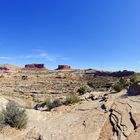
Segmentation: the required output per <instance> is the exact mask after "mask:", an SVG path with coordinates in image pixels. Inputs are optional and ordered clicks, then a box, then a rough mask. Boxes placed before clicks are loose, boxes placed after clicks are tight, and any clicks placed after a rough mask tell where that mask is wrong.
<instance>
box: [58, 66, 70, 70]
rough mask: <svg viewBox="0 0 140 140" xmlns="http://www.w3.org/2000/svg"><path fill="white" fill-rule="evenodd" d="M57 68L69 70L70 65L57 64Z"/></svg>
mask: <svg viewBox="0 0 140 140" xmlns="http://www.w3.org/2000/svg"><path fill="white" fill-rule="evenodd" d="M57 70H71V67H70V66H68V65H58V68H57Z"/></svg>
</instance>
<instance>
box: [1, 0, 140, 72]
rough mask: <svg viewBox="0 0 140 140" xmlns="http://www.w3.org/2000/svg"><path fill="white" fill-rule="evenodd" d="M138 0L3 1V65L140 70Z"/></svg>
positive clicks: (139, 4) (139, 2)
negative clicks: (59, 65) (28, 64)
mask: <svg viewBox="0 0 140 140" xmlns="http://www.w3.org/2000/svg"><path fill="white" fill-rule="evenodd" d="M139 7H140V1H139V0H0V63H11V64H15V65H19V66H24V64H27V63H45V65H46V67H47V68H49V69H54V68H56V67H57V65H58V64H68V65H71V66H72V67H73V68H95V69H102V70H120V69H121V70H122V69H129V70H136V71H140V55H139V53H140V8H139Z"/></svg>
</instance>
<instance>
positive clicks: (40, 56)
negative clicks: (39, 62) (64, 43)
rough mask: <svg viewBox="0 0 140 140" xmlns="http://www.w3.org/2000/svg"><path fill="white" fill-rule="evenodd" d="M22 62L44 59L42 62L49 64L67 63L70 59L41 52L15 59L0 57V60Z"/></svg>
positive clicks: (37, 51)
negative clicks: (23, 60)
mask: <svg viewBox="0 0 140 140" xmlns="http://www.w3.org/2000/svg"><path fill="white" fill-rule="evenodd" d="M17 59H18V60H19V59H20V60H22V59H44V61H49V62H55V61H60V60H62V61H68V60H70V58H68V57H62V56H61V55H58V54H50V53H47V52H45V51H42V50H36V51H34V52H33V54H26V55H19V56H15V57H7V56H1V57H0V60H17Z"/></svg>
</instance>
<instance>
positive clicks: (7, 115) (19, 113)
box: [2, 101, 27, 129]
mask: <svg viewBox="0 0 140 140" xmlns="http://www.w3.org/2000/svg"><path fill="white" fill-rule="evenodd" d="M2 114H3V120H4V124H8V125H10V126H11V127H14V128H17V129H22V128H25V127H26V125H27V115H26V113H25V109H22V108H20V107H19V105H18V104H17V103H15V102H14V101H10V102H9V103H8V104H7V105H6V109H5V110H3V111H2Z"/></svg>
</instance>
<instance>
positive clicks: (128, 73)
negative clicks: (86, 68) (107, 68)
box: [94, 70, 135, 78]
mask: <svg viewBox="0 0 140 140" xmlns="http://www.w3.org/2000/svg"><path fill="white" fill-rule="evenodd" d="M134 74H135V72H133V71H127V70H124V71H116V72H104V71H96V73H95V74H94V75H95V76H111V77H118V78H119V77H127V76H131V75H134Z"/></svg>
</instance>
